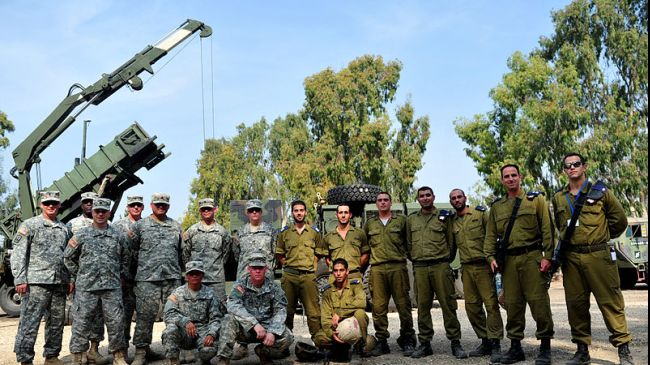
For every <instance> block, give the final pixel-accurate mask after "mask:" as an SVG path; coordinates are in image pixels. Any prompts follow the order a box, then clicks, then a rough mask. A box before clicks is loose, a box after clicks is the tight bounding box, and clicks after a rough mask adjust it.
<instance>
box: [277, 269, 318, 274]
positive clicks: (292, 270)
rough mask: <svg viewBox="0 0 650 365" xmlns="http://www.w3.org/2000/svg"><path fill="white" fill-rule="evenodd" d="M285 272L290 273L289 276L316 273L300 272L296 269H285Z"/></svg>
mask: <svg viewBox="0 0 650 365" xmlns="http://www.w3.org/2000/svg"><path fill="white" fill-rule="evenodd" d="M283 270H284V271H285V272H288V273H289V274H294V275H302V274H313V273H314V272H313V271H309V270H298V269H294V268H292V267H285V268H283Z"/></svg>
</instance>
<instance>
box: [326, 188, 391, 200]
mask: <svg viewBox="0 0 650 365" xmlns="http://www.w3.org/2000/svg"><path fill="white" fill-rule="evenodd" d="M380 192H381V188H380V187H379V186H376V185H369V184H352V185H341V186H336V187H333V188H331V189H330V190H329V191H328V192H327V203H328V204H341V203H374V202H375V200H376V199H377V195H379V193H380Z"/></svg>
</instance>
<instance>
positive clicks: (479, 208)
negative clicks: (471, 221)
mask: <svg viewBox="0 0 650 365" xmlns="http://www.w3.org/2000/svg"><path fill="white" fill-rule="evenodd" d="M474 209H476V210H478V211H479V212H485V211H486V210H487V208H486V207H484V206H482V205H477V206H476V207H475V208H474Z"/></svg>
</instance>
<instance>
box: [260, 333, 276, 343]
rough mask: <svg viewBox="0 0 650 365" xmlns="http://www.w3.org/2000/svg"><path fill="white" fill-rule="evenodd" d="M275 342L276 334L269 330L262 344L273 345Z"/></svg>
mask: <svg viewBox="0 0 650 365" xmlns="http://www.w3.org/2000/svg"><path fill="white" fill-rule="evenodd" d="M274 343H275V335H274V334H272V333H271V332H267V333H266V336H264V341H262V344H263V345H264V346H273V344H274Z"/></svg>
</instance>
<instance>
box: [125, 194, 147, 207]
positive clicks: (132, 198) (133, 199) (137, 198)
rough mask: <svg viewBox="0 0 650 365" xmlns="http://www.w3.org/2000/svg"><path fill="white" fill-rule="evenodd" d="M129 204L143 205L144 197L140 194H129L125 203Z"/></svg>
mask: <svg viewBox="0 0 650 365" xmlns="http://www.w3.org/2000/svg"><path fill="white" fill-rule="evenodd" d="M131 204H142V205H144V199H143V198H142V195H129V196H127V197H126V205H131Z"/></svg>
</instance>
